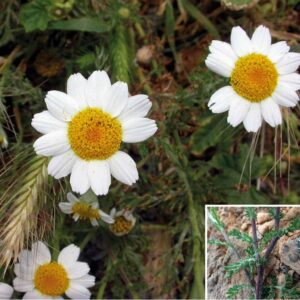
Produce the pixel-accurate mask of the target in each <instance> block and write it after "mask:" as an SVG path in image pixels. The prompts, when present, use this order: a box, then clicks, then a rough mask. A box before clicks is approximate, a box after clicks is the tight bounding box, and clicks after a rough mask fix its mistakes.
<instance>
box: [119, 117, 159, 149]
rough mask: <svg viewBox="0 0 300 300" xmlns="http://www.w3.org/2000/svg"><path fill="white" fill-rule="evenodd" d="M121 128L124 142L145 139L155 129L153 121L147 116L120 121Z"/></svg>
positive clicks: (135, 141)
mask: <svg viewBox="0 0 300 300" xmlns="http://www.w3.org/2000/svg"><path fill="white" fill-rule="evenodd" d="M122 128H123V138H122V141H123V142H125V143H137V142H142V141H145V140H146V139H148V138H149V137H150V136H152V135H153V134H154V133H155V132H156V131H157V126H156V123H155V121H154V120H151V119H148V118H137V119H130V120H128V121H126V122H124V123H122Z"/></svg>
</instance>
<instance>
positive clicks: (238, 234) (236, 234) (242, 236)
mask: <svg viewBox="0 0 300 300" xmlns="http://www.w3.org/2000/svg"><path fill="white" fill-rule="evenodd" d="M228 235H229V236H233V237H235V238H237V239H238V240H241V241H243V242H246V243H253V239H252V237H251V236H250V235H249V234H247V233H244V232H241V231H239V230H237V229H232V230H231V231H230V232H229V233H228Z"/></svg>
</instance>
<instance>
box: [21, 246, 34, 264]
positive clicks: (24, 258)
mask: <svg viewBox="0 0 300 300" xmlns="http://www.w3.org/2000/svg"><path fill="white" fill-rule="evenodd" d="M18 260H19V262H20V264H21V265H22V268H26V267H28V266H32V265H34V264H35V258H34V257H33V256H32V253H31V251H29V250H22V251H21V252H20V254H19V256H18Z"/></svg>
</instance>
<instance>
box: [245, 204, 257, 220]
mask: <svg viewBox="0 0 300 300" xmlns="http://www.w3.org/2000/svg"><path fill="white" fill-rule="evenodd" d="M245 212H246V216H247V217H248V219H249V220H250V221H251V220H253V219H254V220H256V212H255V208H254V207H246V208H245Z"/></svg>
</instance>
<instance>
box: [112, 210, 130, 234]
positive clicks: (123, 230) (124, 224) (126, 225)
mask: <svg viewBox="0 0 300 300" xmlns="http://www.w3.org/2000/svg"><path fill="white" fill-rule="evenodd" d="M110 216H111V217H112V218H113V219H114V223H113V224H111V225H109V229H110V230H111V232H113V233H114V234H115V235H117V236H122V235H126V234H128V233H129V232H130V231H131V230H132V229H133V227H134V225H135V222H136V219H135V217H134V216H133V214H132V211H130V210H126V209H122V210H120V211H117V210H116V209H115V208H113V209H112V210H111V212H110Z"/></svg>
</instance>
